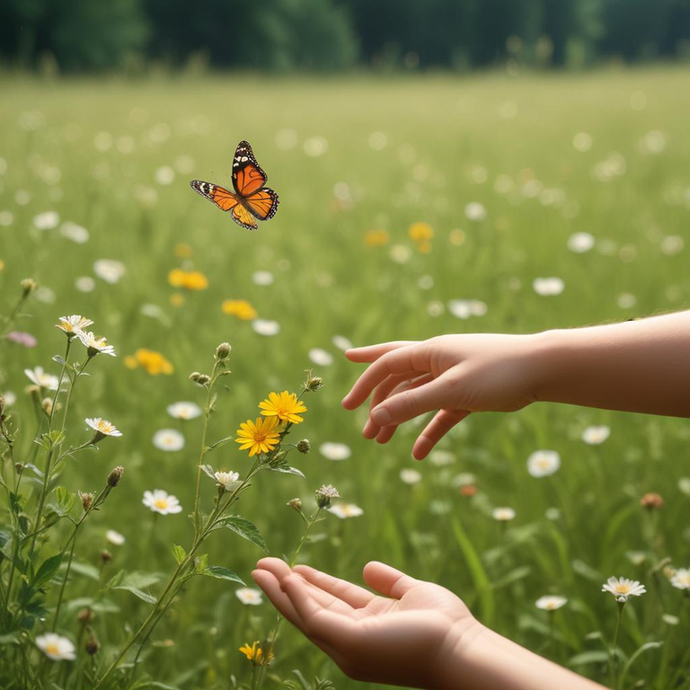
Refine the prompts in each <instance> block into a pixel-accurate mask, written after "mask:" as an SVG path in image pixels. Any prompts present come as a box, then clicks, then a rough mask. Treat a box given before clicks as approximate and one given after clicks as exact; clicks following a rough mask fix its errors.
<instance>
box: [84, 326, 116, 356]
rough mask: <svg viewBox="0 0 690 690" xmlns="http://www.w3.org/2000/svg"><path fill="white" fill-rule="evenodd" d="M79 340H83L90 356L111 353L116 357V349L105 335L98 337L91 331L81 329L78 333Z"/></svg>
mask: <svg viewBox="0 0 690 690" xmlns="http://www.w3.org/2000/svg"><path fill="white" fill-rule="evenodd" d="M77 336H78V337H79V340H80V341H81V342H82V344H83V345H84V347H85V348H86V350H87V353H88V355H89V357H94V356H95V355H110V356H111V357H115V356H116V355H115V349H114V348H113V346H112V345H108V341H107V340H106V339H105V338H103V337H96V336H95V335H94V334H93V333H91V332H90V331H89V332H87V331H79V333H77Z"/></svg>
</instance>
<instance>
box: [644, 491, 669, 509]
mask: <svg viewBox="0 0 690 690" xmlns="http://www.w3.org/2000/svg"><path fill="white" fill-rule="evenodd" d="M640 505H641V506H642V507H643V508H646V509H647V510H659V509H660V508H663V507H664V499H663V498H662V497H661V496H660V495H659V494H658V493H656V492H654V491H650V492H649V493H646V494H645V495H644V496H643V497H642V498H641V499H640Z"/></svg>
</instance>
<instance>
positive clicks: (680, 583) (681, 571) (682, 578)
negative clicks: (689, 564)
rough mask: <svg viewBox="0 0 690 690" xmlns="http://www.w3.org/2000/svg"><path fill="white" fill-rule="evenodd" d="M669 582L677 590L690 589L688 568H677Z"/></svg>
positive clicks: (689, 569)
mask: <svg viewBox="0 0 690 690" xmlns="http://www.w3.org/2000/svg"><path fill="white" fill-rule="evenodd" d="M670 582H671V584H672V585H673V586H674V587H676V588H677V589H686V590H688V589H690V568H678V570H676V572H675V573H673V577H671V579H670Z"/></svg>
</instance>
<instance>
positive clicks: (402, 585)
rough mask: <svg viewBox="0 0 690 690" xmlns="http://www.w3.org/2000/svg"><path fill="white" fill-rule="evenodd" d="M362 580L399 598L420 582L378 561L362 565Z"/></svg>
mask: <svg viewBox="0 0 690 690" xmlns="http://www.w3.org/2000/svg"><path fill="white" fill-rule="evenodd" d="M364 581H365V582H366V583H367V584H368V585H369V587H371V588H372V589H375V590H376V591H377V592H380V593H381V594H383V595H384V596H386V597H392V598H393V599H400V597H402V596H403V594H405V593H406V592H408V591H409V590H410V589H412V588H413V587H416V586H417V585H419V584H420V581H419V580H415V579H414V578H413V577H410V576H409V575H405V573H403V572H401V571H400V570H396V569H395V568H392V567H391V566H390V565H386V564H385V563H379V562H378V561H371V563H367V564H366V565H365V566H364ZM293 603H294V602H293ZM295 608H297V607H295Z"/></svg>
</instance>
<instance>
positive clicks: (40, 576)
mask: <svg viewBox="0 0 690 690" xmlns="http://www.w3.org/2000/svg"><path fill="white" fill-rule="evenodd" d="M62 556H63V554H62V553H58V554H55V556H51V557H50V558H47V559H46V560H45V561H43V563H42V564H41V567H40V568H39V569H38V572H37V573H36V575H35V576H34V579H33V582H32V583H31V585H32V586H33V587H34V589H39V588H40V587H41V586H42V585H44V584H45V583H46V582H48V581H49V580H50V579H51V578H52V577H53V575H55V573H57V571H58V568H59V567H60V563H62Z"/></svg>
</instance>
